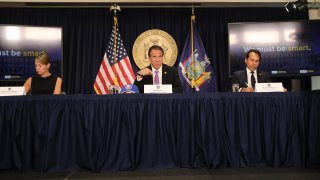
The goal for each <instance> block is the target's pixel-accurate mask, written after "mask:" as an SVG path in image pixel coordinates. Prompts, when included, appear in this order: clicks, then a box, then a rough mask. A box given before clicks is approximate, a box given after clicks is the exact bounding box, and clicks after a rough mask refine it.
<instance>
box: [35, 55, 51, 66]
mask: <svg viewBox="0 0 320 180" xmlns="http://www.w3.org/2000/svg"><path fill="white" fill-rule="evenodd" d="M36 60H39V61H40V63H41V64H44V65H47V64H49V63H50V62H51V61H50V56H49V54H48V53H46V52H41V53H40V54H39V55H38V56H37V57H36Z"/></svg>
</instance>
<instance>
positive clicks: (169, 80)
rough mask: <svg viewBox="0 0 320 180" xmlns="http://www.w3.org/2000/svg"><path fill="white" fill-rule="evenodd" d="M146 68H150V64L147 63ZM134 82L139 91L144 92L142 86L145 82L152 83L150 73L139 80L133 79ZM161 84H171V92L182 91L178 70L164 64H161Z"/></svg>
mask: <svg viewBox="0 0 320 180" xmlns="http://www.w3.org/2000/svg"><path fill="white" fill-rule="evenodd" d="M147 68H149V69H150V70H152V68H151V65H149V66H148V67H147ZM134 84H135V85H136V86H138V88H139V91H140V93H143V92H144V88H143V86H144V85H145V84H153V79H152V75H148V76H144V77H143V78H142V80H141V81H137V80H135V81H134ZM162 84H172V92H173V93H181V92H182V87H181V82H180V79H179V75H178V70H177V69H176V68H174V67H170V66H168V65H166V64H162Z"/></svg>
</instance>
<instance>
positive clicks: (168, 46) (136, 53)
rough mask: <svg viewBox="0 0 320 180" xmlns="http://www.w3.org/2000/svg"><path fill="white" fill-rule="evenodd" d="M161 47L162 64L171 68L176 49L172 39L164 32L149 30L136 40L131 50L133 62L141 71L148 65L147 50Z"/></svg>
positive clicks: (176, 54) (174, 60)
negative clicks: (162, 54)
mask: <svg viewBox="0 0 320 180" xmlns="http://www.w3.org/2000/svg"><path fill="white" fill-rule="evenodd" d="M153 45H158V46H161V47H162V49H163V51H164V56H163V63H164V64H167V65H169V66H173V65H174V63H175V62H176V59H177V56H178V47H177V44H176V42H175V41H174V39H173V38H172V37H171V36H170V34H168V33H167V32H165V31H162V30H159V29H151V30H148V31H145V32H143V33H142V34H140V36H139V37H138V38H137V39H136V41H135V42H134V44H133V48H132V55H133V60H134V62H135V63H136V65H137V66H138V67H139V68H140V69H142V68H144V67H146V66H148V65H149V64H150V61H149V56H148V50H149V48H150V47H151V46H153Z"/></svg>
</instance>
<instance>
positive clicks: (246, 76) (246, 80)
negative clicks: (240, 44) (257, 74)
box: [243, 69, 248, 84]
mask: <svg viewBox="0 0 320 180" xmlns="http://www.w3.org/2000/svg"><path fill="white" fill-rule="evenodd" d="M243 77H244V82H245V83H247V84H248V75H247V69H245V70H244V71H243Z"/></svg>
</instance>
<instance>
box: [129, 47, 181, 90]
mask: <svg viewBox="0 0 320 180" xmlns="http://www.w3.org/2000/svg"><path fill="white" fill-rule="evenodd" d="M148 56H149V61H150V63H151V64H150V65H149V66H147V67H146V68H143V69H141V70H140V71H138V72H137V78H136V80H135V82H134V84H135V85H137V86H138V88H139V91H140V92H141V93H143V92H144V85H145V84H153V85H161V84H171V85H172V92H173V93H181V92H182V87H181V82H180V79H179V75H178V71H177V69H176V68H174V67H170V66H168V65H166V64H163V56H164V51H163V49H162V47H161V46H158V45H153V46H151V47H150V48H149V50H148Z"/></svg>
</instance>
